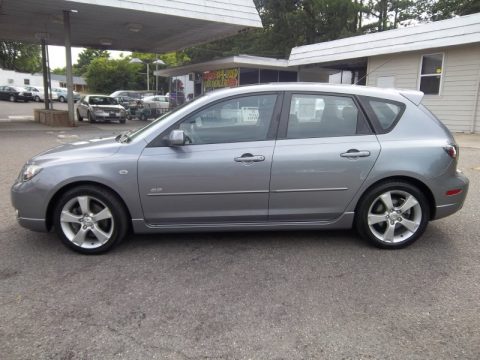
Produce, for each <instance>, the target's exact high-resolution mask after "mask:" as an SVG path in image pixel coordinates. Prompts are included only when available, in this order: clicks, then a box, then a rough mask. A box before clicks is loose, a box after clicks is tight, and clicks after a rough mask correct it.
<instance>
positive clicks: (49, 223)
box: [46, 181, 132, 231]
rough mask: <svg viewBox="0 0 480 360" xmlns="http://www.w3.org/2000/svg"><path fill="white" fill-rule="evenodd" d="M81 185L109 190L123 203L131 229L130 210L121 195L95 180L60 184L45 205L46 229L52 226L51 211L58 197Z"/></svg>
mask: <svg viewBox="0 0 480 360" xmlns="http://www.w3.org/2000/svg"><path fill="white" fill-rule="evenodd" d="M82 185H90V186H97V187H100V188H103V189H105V190H108V191H110V192H111V193H112V194H114V195H115V196H116V197H117V199H118V200H119V201H120V203H121V204H122V205H123V208H124V210H125V212H126V214H127V216H128V219H129V224H128V227H129V229H132V215H131V213H130V210H129V208H128V206H127V204H126V203H125V201H124V200H123V199H122V197H121V196H120V195H119V194H118V192H116V191H115V190H114V189H112V188H111V187H109V186H107V185H105V184H102V183H99V182H96V181H76V182H73V183H69V184H65V185H64V186H62V187H61V188H60V189H58V190H57V192H56V193H55V194H54V195H53V196H52V198H51V199H50V201H49V203H48V206H47V212H46V225H47V229H48V230H49V231H50V230H51V229H52V227H53V211H54V209H55V204H56V203H57V201H58V199H59V198H60V197H61V196H62V195H63V194H64V193H65V192H67V191H69V190H71V189H73V188H75V187H78V186H82Z"/></svg>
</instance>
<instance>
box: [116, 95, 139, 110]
mask: <svg viewBox="0 0 480 360" xmlns="http://www.w3.org/2000/svg"><path fill="white" fill-rule="evenodd" d="M113 98H114V99H115V100H117V102H118V103H119V104H120V105H122V106H123V107H124V108H125V109H126V110H128V109H130V108H132V107H136V106H137V104H138V100H137V99H134V98H132V97H130V96H115V97H113Z"/></svg>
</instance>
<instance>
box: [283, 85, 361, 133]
mask: <svg viewBox="0 0 480 360" xmlns="http://www.w3.org/2000/svg"><path fill="white" fill-rule="evenodd" d="M358 118H359V112H358V108H357V106H356V105H355V102H354V101H353V100H352V99H351V98H349V97H342V96H330V95H307V94H304V95H292V100H291V103H290V114H289V120H288V129H287V138H289V139H302V138H315V137H329V136H349V135H355V134H356V133H357V124H358Z"/></svg>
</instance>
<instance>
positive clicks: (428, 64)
mask: <svg viewBox="0 0 480 360" xmlns="http://www.w3.org/2000/svg"><path fill="white" fill-rule="evenodd" d="M442 75H443V54H430V55H423V56H422V66H421V71H420V85H419V89H420V91H423V93H424V94H426V95H438V94H440V85H441V83H442Z"/></svg>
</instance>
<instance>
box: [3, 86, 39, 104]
mask: <svg viewBox="0 0 480 360" xmlns="http://www.w3.org/2000/svg"><path fill="white" fill-rule="evenodd" d="M0 99H2V100H8V101H11V102H15V101H24V102H29V101H32V100H33V96H32V93H31V92H30V91H28V90H27V89H25V88H23V87H20V86H10V85H4V86H0Z"/></svg>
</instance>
